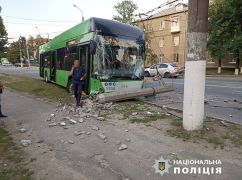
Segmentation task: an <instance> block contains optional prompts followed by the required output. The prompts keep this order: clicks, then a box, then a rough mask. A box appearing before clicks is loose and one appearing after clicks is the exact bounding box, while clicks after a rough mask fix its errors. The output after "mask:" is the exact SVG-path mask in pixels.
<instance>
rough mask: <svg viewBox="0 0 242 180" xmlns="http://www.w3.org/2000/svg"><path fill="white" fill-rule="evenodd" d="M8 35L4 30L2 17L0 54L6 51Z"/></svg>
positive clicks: (0, 22)
mask: <svg viewBox="0 0 242 180" xmlns="http://www.w3.org/2000/svg"><path fill="white" fill-rule="evenodd" d="M1 10H2V8H1V6H0V13H1ZM7 36H8V34H7V31H6V28H5V26H4V24H3V19H2V16H0V52H1V53H3V52H4V51H5V50H6V44H7V43H8V38H7Z"/></svg>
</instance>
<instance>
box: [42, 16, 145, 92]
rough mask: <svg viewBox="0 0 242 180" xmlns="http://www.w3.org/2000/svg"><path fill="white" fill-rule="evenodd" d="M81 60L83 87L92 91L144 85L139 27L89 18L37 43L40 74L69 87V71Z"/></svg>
mask: <svg viewBox="0 0 242 180" xmlns="http://www.w3.org/2000/svg"><path fill="white" fill-rule="evenodd" d="M74 60H80V64H81V66H82V67H83V68H84V69H85V71H86V73H87V75H86V79H85V81H83V91H85V93H86V94H90V95H94V94H97V93H100V92H112V91H120V90H126V89H130V90H133V89H140V88H142V86H143V76H144V62H145V41H144V33H143V32H142V30H141V29H139V28H138V27H134V26H130V25H127V24H123V23H120V22H117V21H112V20H105V19H100V18H90V19H88V20H86V21H83V22H81V23H80V24H77V25H76V26H74V27H72V28H70V29H69V30H67V31H65V32H63V33H61V34H60V35H58V36H56V37H55V38H53V40H52V41H50V42H48V43H46V44H44V45H42V46H40V76H41V77H43V78H44V79H45V81H46V82H48V81H51V82H54V83H56V84H58V85H61V86H63V87H66V88H67V89H68V90H69V89H70V87H71V77H70V76H69V71H70V70H71V67H72V65H73V61H74Z"/></svg>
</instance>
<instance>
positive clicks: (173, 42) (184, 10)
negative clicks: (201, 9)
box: [139, 4, 188, 66]
mask: <svg viewBox="0 0 242 180" xmlns="http://www.w3.org/2000/svg"><path fill="white" fill-rule="evenodd" d="M187 17H188V7H187V4H177V5H176V6H173V7H171V8H169V9H165V10H162V11H161V12H159V13H156V14H154V15H152V16H151V17H149V18H148V19H143V20H142V21H141V22H140V23H139V26H140V27H141V28H143V29H144V30H145V32H146V35H147V36H148V45H147V47H148V48H149V49H150V50H151V52H152V53H153V54H154V55H155V56H153V58H154V59H151V57H149V54H148V56H147V66H149V65H151V64H153V63H160V62H167V63H175V64H178V65H180V66H184V62H185V40H186V31H187Z"/></svg>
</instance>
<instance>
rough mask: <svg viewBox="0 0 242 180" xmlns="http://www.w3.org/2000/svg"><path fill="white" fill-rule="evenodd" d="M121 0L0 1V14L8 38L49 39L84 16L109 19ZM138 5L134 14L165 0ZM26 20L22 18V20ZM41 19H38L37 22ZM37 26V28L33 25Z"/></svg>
mask: <svg viewBox="0 0 242 180" xmlns="http://www.w3.org/2000/svg"><path fill="white" fill-rule="evenodd" d="M120 1H121V0H0V6H1V7H2V12H1V16H2V18H3V21H4V24H5V27H6V29H7V32H8V37H9V38H13V39H11V40H10V41H13V40H16V39H17V38H18V37H19V36H20V35H21V36H25V37H29V36H30V35H32V36H36V35H37V34H39V33H40V34H41V36H42V37H47V33H49V36H50V38H53V37H54V36H56V35H58V34H59V33H61V32H63V31H64V30H66V29H68V28H70V27H72V26H74V25H75V24H77V23H78V22H80V21H81V12H80V11H79V10H78V9H76V8H75V7H73V4H75V5H77V6H78V7H79V8H80V9H82V11H83V13H84V18H85V19H88V18H90V17H100V18H105V19H112V16H113V15H114V14H115V11H114V9H113V6H114V5H116V4H117V2H120ZM133 1H134V2H135V3H136V4H137V5H138V10H137V11H136V13H142V12H146V11H149V10H150V9H153V8H155V7H158V6H159V5H161V4H163V3H164V2H166V1H167V0H133ZM24 19H25V20H24ZM40 20H41V21H40ZM36 27H37V28H36Z"/></svg>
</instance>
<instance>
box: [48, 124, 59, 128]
mask: <svg viewBox="0 0 242 180" xmlns="http://www.w3.org/2000/svg"><path fill="white" fill-rule="evenodd" d="M56 125H57V124H56V123H50V124H48V126H49V127H54V126H56Z"/></svg>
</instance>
